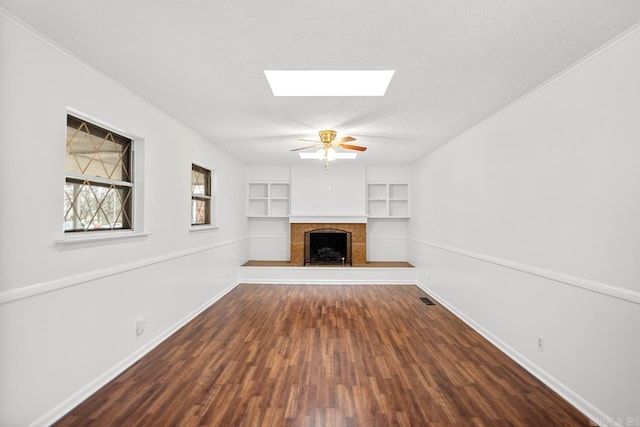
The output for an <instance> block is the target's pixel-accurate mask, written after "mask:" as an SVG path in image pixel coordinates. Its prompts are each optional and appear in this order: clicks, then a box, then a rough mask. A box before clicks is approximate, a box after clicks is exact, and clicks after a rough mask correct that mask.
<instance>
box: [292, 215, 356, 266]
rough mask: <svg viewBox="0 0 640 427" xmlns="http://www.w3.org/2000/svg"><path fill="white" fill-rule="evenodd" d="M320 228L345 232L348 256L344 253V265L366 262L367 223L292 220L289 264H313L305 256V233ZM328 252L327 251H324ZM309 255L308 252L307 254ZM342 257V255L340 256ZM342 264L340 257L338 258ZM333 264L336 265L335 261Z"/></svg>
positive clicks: (319, 229)
mask: <svg viewBox="0 0 640 427" xmlns="http://www.w3.org/2000/svg"><path fill="white" fill-rule="evenodd" d="M321 230H325V231H326V230H338V231H340V232H343V233H347V240H349V243H348V244H349V248H348V253H349V254H348V256H349V259H348V260H347V256H346V255H345V265H351V266H354V267H357V266H361V265H366V264H367V224H366V223H347V222H340V223H338V222H292V223H291V234H290V236H291V259H290V261H291V264H293V265H299V266H303V265H313V264H309V261H310V257H307V253H306V247H307V243H310V239H311V237H308V238H309V242H307V233H310V232H313V231H321ZM326 252H327V253H328V251H326ZM309 255H310V254H309ZM340 258H342V257H340ZM339 264H340V265H342V259H340V263H339ZM335 265H338V264H337V263H336V264H335Z"/></svg>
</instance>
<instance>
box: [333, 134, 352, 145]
mask: <svg viewBox="0 0 640 427" xmlns="http://www.w3.org/2000/svg"><path fill="white" fill-rule="evenodd" d="M355 140H356V139H355V138H354V137H352V136H343V137H342V138H338V139H336V141H335V142H336V143H337V144H342V143H343V142H351V141H355Z"/></svg>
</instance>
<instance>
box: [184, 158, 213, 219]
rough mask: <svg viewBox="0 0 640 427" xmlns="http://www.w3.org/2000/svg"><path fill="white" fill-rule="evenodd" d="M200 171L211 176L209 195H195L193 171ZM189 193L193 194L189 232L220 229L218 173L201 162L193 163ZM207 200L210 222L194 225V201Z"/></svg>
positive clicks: (190, 171)
mask: <svg viewBox="0 0 640 427" xmlns="http://www.w3.org/2000/svg"><path fill="white" fill-rule="evenodd" d="M197 169H199V170H200V171H205V172H208V175H209V183H208V184H209V185H208V186H209V193H210V194H209V195H204V196H202V195H197V196H194V194H193V181H192V179H193V178H192V177H193V171H194V170H197ZM189 193H190V194H191V200H190V209H189V218H190V219H189V223H190V229H189V231H191V232H194V231H206V230H215V229H218V215H217V203H216V196H217V173H216V170H215V169H213V168H211V167H209V166H207V165H204V164H202V163H199V162H191V169H190V170H189ZM196 199H197V200H205V201H206V203H207V210H208V222H207V223H193V211H192V209H193V201H194V200H196Z"/></svg>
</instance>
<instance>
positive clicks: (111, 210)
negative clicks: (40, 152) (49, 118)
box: [64, 116, 133, 232]
mask: <svg viewBox="0 0 640 427" xmlns="http://www.w3.org/2000/svg"><path fill="white" fill-rule="evenodd" d="M131 145H132V141H131V139H129V138H126V137H124V136H122V135H119V134H117V133H115V132H112V131H109V130H107V129H104V128H102V127H99V126H96V125H94V124H92V123H89V122H87V121H84V120H80V119H78V118H76V117H73V116H67V143H66V162H65V167H66V173H67V177H66V182H65V191H64V230H65V232H71V231H96V230H115V229H130V228H132V218H131V211H132V200H131V199H132V191H133V186H132V180H131Z"/></svg>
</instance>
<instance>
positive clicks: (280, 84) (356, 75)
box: [264, 70, 395, 96]
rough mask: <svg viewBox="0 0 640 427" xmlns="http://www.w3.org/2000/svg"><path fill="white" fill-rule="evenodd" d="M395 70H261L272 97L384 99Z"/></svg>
mask: <svg viewBox="0 0 640 427" xmlns="http://www.w3.org/2000/svg"><path fill="white" fill-rule="evenodd" d="M393 73H395V70H264V75H265V76H266V78H267V81H268V82H269V86H271V91H272V92H273V96H384V94H385V92H386V91H387V87H388V86H389V82H390V81H391V78H392V77H393Z"/></svg>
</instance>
